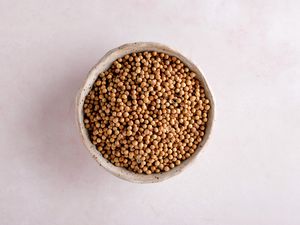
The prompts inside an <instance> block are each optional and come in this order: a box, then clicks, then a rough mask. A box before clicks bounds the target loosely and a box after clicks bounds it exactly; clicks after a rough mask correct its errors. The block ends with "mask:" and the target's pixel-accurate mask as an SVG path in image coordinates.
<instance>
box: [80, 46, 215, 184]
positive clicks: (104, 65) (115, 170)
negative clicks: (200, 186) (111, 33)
mask: <svg viewBox="0 0 300 225" xmlns="http://www.w3.org/2000/svg"><path fill="white" fill-rule="evenodd" d="M142 51H157V52H163V53H166V54H168V55H170V56H176V57H177V58H179V59H180V60H181V61H182V62H183V63H184V64H185V65H187V66H188V67H189V68H190V69H191V70H192V71H194V72H195V73H196V76H197V78H198V79H199V80H200V81H201V84H202V85H203V86H204V88H205V92H206V96H207V98H208V99H209V100H210V104H211V109H210V111H209V114H208V122H207V127H206V132H205V135H204V137H203V139H202V142H201V143H200V145H199V146H198V149H197V150H196V151H195V153H194V154H192V155H191V157H190V158H188V159H187V160H185V161H183V162H182V163H181V164H180V165H179V166H176V167H174V168H173V169H171V170H169V171H168V172H162V173H159V174H151V175H145V174H137V173H134V172H131V171H129V170H127V169H125V168H121V167H116V166H114V165H113V164H112V163H110V162H109V161H108V160H107V159H105V158H104V157H103V156H102V155H101V153H100V152H99V151H98V150H97V149H96V147H95V145H93V144H92V142H91V141H90V139H89V136H88V132H87V130H86V128H85V127H84V123H83V104H84V99H85V97H86V95H87V94H88V93H89V91H90V90H91V88H92V86H93V84H94V82H95V80H96V79H97V77H98V75H99V74H100V73H101V72H103V71H105V70H107V69H108V68H109V67H110V66H111V64H112V62H113V61H115V60H116V59H118V58H120V57H123V56H125V55H126V54H129V53H133V52H142ZM76 115H77V122H78V125H79V129H80V133H81V137H82V141H83V143H84V145H85V146H86V148H87V149H88V150H89V152H90V154H91V155H92V156H93V157H94V158H95V159H96V161H97V162H98V163H99V165H101V166H102V167H104V168H105V169H106V170H107V171H109V172H110V173H111V174H113V175H115V176H117V177H119V178H121V179H124V180H127V181H131V182H135V183H155V182H160V181H163V180H166V179H168V178H170V177H173V176H175V175H178V174H179V173H180V172H182V171H183V170H184V169H185V168H186V167H187V165H189V164H191V163H192V162H193V161H194V160H195V159H196V157H197V156H198V154H199V153H200V152H201V150H202V148H203V147H204V145H205V143H206V142H207V140H208V138H209V135H210V133H211V129H212V124H213V120H214V100H213V97H212V94H211V92H210V89H209V87H208V85H207V82H206V81H205V78H204V76H203V74H202V73H201V72H200V70H199V69H198V68H197V67H196V66H195V64H194V63H192V62H191V61H190V60H188V59H187V58H186V57H184V56H183V55H181V54H180V53H179V52H177V51H175V50H173V49H171V48H169V47H168V46H166V45H163V44H159V43H153V42H136V43H130V44H125V45H122V46H120V47H118V48H115V49H112V50H110V51H109V52H107V53H106V54H105V55H104V56H103V57H102V59H100V61H99V62H98V63H97V64H96V65H95V66H94V67H93V68H92V69H91V71H90V72H89V73H88V76H87V78H86V80H85V82H84V84H83V86H82V88H81V89H80V91H79V94H78V96H77V100H76Z"/></svg>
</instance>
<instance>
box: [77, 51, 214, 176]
mask: <svg viewBox="0 0 300 225" xmlns="http://www.w3.org/2000/svg"><path fill="white" fill-rule="evenodd" d="M209 110H210V101H209V99H208V98H207V97H206V94H205V90H204V88H203V86H202V85H201V83H200V81H199V80H198V79H197V78H196V74H195V73H194V72H193V71H191V70H190V69H189V68H188V67H187V66H186V65H184V64H183V63H182V62H181V60H180V59H178V58H176V57H174V56H169V55H168V54H166V53H158V52H138V53H132V54H128V55H125V56H124V57H122V58H119V59H117V60H115V61H114V62H113V63H112V65H111V67H110V68H109V69H108V70H107V71H104V72H103V73H101V74H99V76H98V78H97V80H96V81H95V83H94V85H93V87H92V89H91V91H90V92H89V93H88V95H87V96H86V98H85V102H84V105H83V113H84V125H85V128H86V129H87V131H88V133H89V137H90V139H91V142H92V143H93V144H94V145H96V147H97V149H98V151H99V152H100V153H101V154H102V155H103V157H104V158H106V159H107V160H109V161H110V162H111V163H113V164H114V165H115V166H118V167H124V168H126V169H128V170H131V171H133V172H135V173H139V174H141V173H144V174H147V175H149V174H152V173H161V172H167V171H169V170H171V169H173V168H174V167H176V166H179V165H180V164H181V162H182V161H184V160H186V159H188V158H189V157H191V155H192V154H194V153H195V151H196V150H197V147H198V146H199V144H200V143H201V142H202V139H203V136H204V135H205V130H206V125H207V122H208V119H209V118H208V115H209Z"/></svg>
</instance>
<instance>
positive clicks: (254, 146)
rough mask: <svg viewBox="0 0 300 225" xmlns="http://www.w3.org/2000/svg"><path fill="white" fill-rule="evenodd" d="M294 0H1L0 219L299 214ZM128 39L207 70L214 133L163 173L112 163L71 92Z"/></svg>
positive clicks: (52, 222) (206, 219) (254, 219)
mask: <svg viewBox="0 0 300 225" xmlns="http://www.w3.org/2000/svg"><path fill="white" fill-rule="evenodd" d="M299 12H300V3H299V1H296V0H294V1H271V0H270V1H268V0H265V1H246V0H245V1H231V0H230V1H221V0H216V1H189V4H187V3H185V1H153V0H151V1H132V0H128V1H92V0H88V1H69V0H61V1H48V0H46V1H34V0H29V1H8V0H7V1H4V0H0V71H1V74H0V96H1V97H0V116H1V126H0V147H1V150H0V185H1V188H0V224H1V225H2V224H3V225H32V224H49V225H56V224H64V225H65V224H81V225H82V224H89V225H96V224H97V225H98V224H107V225H113V224H116V225H119V224H120V225H121V224H130V225H135V224H145V225H148V224H149V225H150V224H158V225H160V224H176V225H177V224H178V225H183V224H188V225H193V224H205V225H218V224H222V225H240V224H246V225H248V224H249V225H250V224H256V225H260V224H272V225H274V224H278V225H282V224H285V225H293V224H295V225H298V224H300V214H299V209H300V189H299V185H300V181H299V177H300V163H299V162H300V144H299V143H300V142H299V138H300V136H299V135H300V76H299V71H300V64H299V62H300V45H299V40H300V30H299V21H300V13H299ZM134 41H156V42H161V43H164V44H167V45H169V46H171V47H173V48H175V49H177V50H179V51H180V52H182V53H183V54H184V55H185V56H187V57H188V58H190V59H192V61H193V62H195V63H196V64H197V65H199V66H200V68H201V69H202V70H203V72H204V74H205V75H206V78H207V81H208V83H209V84H210V86H211V89H212V92H213V94H214V96H215V100H216V122H215V127H214V130H213V133H212V135H211V140H210V142H209V144H208V145H207V146H206V147H205V149H204V151H203V152H202V153H201V154H200V155H199V157H198V158H197V160H196V162H195V163H194V164H193V165H192V166H191V167H190V168H188V169H187V170H186V171H185V172H184V173H182V174H181V175H179V176H177V177H174V178H172V179H170V180H167V181H165V182H162V183H158V184H148V185H138V184H132V183H128V182H125V181H122V180H119V179H118V178H115V177H113V176H112V175H110V174H109V173H107V172H106V171H105V170H104V169H103V168H101V167H99V166H98V165H97V164H96V162H95V161H94V160H93V159H92V158H91V157H90V155H89V154H88V151H87V150H86V149H85V148H84V146H83V145H82V143H81V141H80V138H79V132H78V130H77V127H76V125H75V118H74V117H75V113H74V99H75V95H76V94H77V91H78V90H79V88H80V86H81V84H82V82H83V81H84V79H85V77H86V74H87V73H88V71H89V70H90V68H91V67H92V66H93V65H94V64H95V63H96V62H97V61H98V60H99V59H100V58H101V57H102V56H103V55H104V54H105V53H106V52H107V51H108V50H110V49H112V48H114V47H117V46H119V45H121V44H124V43H127V42H134Z"/></svg>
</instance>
